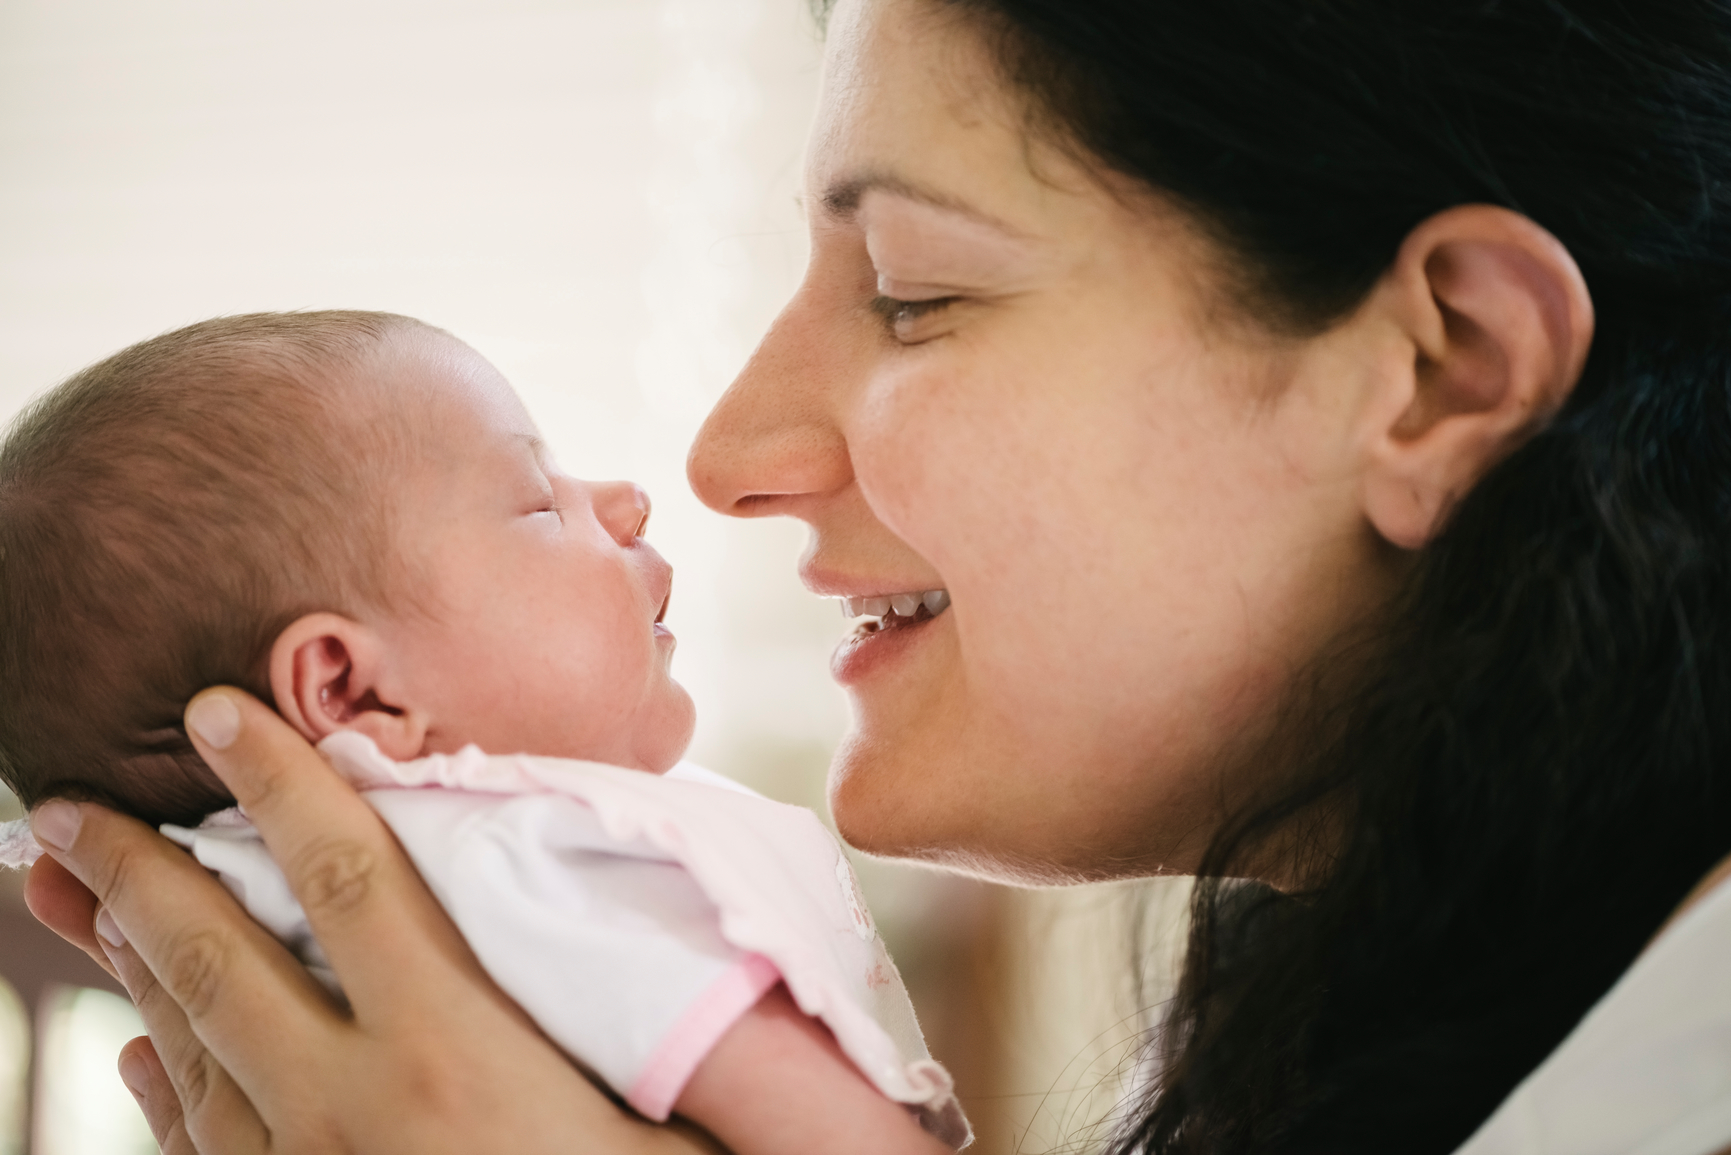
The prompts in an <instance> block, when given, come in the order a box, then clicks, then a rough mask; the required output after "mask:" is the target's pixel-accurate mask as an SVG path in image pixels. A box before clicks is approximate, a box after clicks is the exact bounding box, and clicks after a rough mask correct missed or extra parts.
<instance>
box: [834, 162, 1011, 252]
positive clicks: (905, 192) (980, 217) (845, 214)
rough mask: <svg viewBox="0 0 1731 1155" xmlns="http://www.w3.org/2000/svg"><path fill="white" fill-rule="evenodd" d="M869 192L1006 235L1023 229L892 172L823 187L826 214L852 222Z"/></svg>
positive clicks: (841, 220)
mask: <svg viewBox="0 0 1731 1155" xmlns="http://www.w3.org/2000/svg"><path fill="white" fill-rule="evenodd" d="M868 192H883V193H888V194H890V195H891V196H898V197H902V198H903V199H905V200H911V201H916V202H918V203H919V204H923V205H930V206H932V207H933V208H937V209H943V210H944V211H945V212H951V213H955V214H956V215H957V216H961V217H966V218H967V219H968V220H971V221H975V222H977V223H979V224H982V225H985V226H987V227H988V228H991V229H995V230H997V231H998V232H1001V233H1003V234H1005V235H1006V236H1011V237H1019V236H1021V235H1022V234H1021V231H1020V230H1018V229H1015V228H1012V227H1011V226H1010V225H1008V224H1006V223H1005V222H1004V221H1001V220H999V219H998V218H997V217H994V216H993V215H992V214H990V213H988V212H985V211H983V210H981V209H978V208H975V207H974V206H973V205H971V204H969V203H968V202H967V201H964V200H961V199H960V198H958V197H954V196H951V195H949V194H948V193H943V192H939V191H937V190H935V189H930V188H926V187H924V186H922V185H918V184H915V183H913V182H912V181H908V180H905V179H903V178H901V177H899V176H894V175H892V174H889V173H868V174H866V175H863V176H857V177H853V178H850V179H848V180H844V181H838V182H837V183H835V184H833V185H831V186H830V187H829V188H828V189H826V190H824V194H823V198H822V201H821V203H822V205H823V210H824V215H825V216H827V217H829V218H830V219H831V220H833V221H836V222H838V223H841V222H846V221H850V220H852V219H853V218H854V216H855V214H857V213H858V212H859V206H860V201H861V200H863V199H864V198H865V194H866V193H868Z"/></svg>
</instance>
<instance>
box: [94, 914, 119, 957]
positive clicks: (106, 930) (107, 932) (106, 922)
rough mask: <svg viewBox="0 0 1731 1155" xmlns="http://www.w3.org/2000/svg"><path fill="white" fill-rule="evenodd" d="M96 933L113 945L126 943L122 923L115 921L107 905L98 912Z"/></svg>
mask: <svg viewBox="0 0 1731 1155" xmlns="http://www.w3.org/2000/svg"><path fill="white" fill-rule="evenodd" d="M96 933H97V934H99V935H101V936H102V941H103V942H105V943H107V944H108V945H109V946H111V947H116V948H118V947H123V946H125V945H126V935H125V934H124V933H123V932H122V931H121V929H120V924H119V923H117V922H115V921H114V916H113V915H111V914H109V913H108V908H107V907H106V906H105V907H103V908H102V909H101V910H98V911H97V912H96Z"/></svg>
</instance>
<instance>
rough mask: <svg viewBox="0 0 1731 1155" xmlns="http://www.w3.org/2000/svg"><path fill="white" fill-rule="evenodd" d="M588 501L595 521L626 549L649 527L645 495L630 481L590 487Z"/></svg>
mask: <svg viewBox="0 0 1731 1155" xmlns="http://www.w3.org/2000/svg"><path fill="white" fill-rule="evenodd" d="M589 494H590V496H589V500H590V503H591V505H592V506H593V508H594V510H595V519H596V520H597V521H599V522H600V523H601V527H602V528H603V529H605V530H606V531H607V533H608V535H609V536H611V537H612V538H613V540H614V541H616V542H618V543H619V544H620V545H630V544H631V543H632V542H634V541H636V540H637V539H638V538H640V537H642V536H643V531H644V529H645V528H647V527H648V525H649V495H648V494H647V493H645V492H644V491H643V487H642V486H641V485H638V484H636V483H635V482H631V481H595V482H591V483H590V490H589Z"/></svg>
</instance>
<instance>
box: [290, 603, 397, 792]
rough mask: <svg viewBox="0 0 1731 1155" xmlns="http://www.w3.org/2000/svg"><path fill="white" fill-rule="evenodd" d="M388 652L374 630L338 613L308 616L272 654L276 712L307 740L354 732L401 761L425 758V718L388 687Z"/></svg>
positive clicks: (388, 755)
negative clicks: (423, 748)
mask: <svg viewBox="0 0 1731 1155" xmlns="http://www.w3.org/2000/svg"><path fill="white" fill-rule="evenodd" d="M385 658H386V651H385V646H384V643H383V641H382V640H381V639H380V638H379V636H378V635H377V634H375V633H374V632H373V631H372V630H370V629H368V628H367V627H365V626H363V625H361V624H360V623H359V622H355V621H351V620H350V619H348V618H345V617H342V616H341V615H338V614H331V613H316V614H307V615H306V616H305V617H303V618H299V619H297V620H296V621H295V622H294V623H293V624H291V625H290V626H289V627H288V628H287V629H285V630H284V631H283V632H282V633H280V634H278V635H277V639H276V642H275V644H274V645H272V646H271V652H270V688H271V693H272V694H274V695H275V696H276V708H277V712H278V713H280V714H281V715H282V716H283V717H284V718H285V719H287V720H288V723H289V724H290V725H291V726H293V727H294V728H295V729H296V730H299V731H300V732H301V734H302V736H304V737H305V738H306V739H307V741H309V742H317V741H319V740H320V739H322V738H324V737H326V736H327V735H330V734H333V733H335V732H337V731H338V730H354V731H356V732H358V733H361V734H365V735H366V736H367V737H369V738H371V739H372V740H373V741H374V742H375V743H377V744H378V747H379V750H380V752H381V753H383V754H385V755H386V756H387V757H390V758H396V759H398V760H402V759H407V758H413V757H416V756H417V755H419V754H420V752H421V747H422V744H423V743H424V742H425V740H426V737H427V718H426V717H425V715H424V714H423V713H422V712H421V711H420V710H418V709H416V708H415V707H414V706H413V705H412V704H410V703H409V702H407V701H403V700H401V694H400V690H399V688H397V687H394V686H387V685H386V684H385V681H386V678H385V666H386V662H385Z"/></svg>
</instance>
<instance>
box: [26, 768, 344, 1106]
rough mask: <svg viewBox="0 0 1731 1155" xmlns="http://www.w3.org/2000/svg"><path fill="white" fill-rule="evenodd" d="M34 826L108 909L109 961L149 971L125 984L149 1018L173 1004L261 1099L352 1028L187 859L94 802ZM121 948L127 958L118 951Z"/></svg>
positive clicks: (102, 928)
mask: <svg viewBox="0 0 1731 1155" xmlns="http://www.w3.org/2000/svg"><path fill="white" fill-rule="evenodd" d="M31 818H32V823H33V825H34V827H35V828H36V831H37V837H38V841H42V842H43V843H44V846H45V848H46V849H47V852H48V854H50V855H52V856H53V857H54V858H55V859H56V860H57V861H59V862H60V864H61V865H62V866H65V867H66V868H67V869H68V870H69V871H70V872H71V873H72V874H73V875H74V876H75V877H76V878H77V879H78V880H79V881H80V882H82V883H83V884H84V885H85V886H86V887H88V888H89V889H90V890H91V891H92V892H93V893H94V894H95V895H96V897H97V900H98V901H99V902H100V903H101V911H100V912H99V913H100V914H103V915H106V916H107V917H106V919H103V920H98V921H97V923H96V929H97V931H98V933H99V934H101V935H103V936H104V937H106V938H107V939H108V946H109V950H108V951H106V952H105V953H107V954H108V956H109V962H110V963H111V964H112V963H114V962H115V961H116V960H121V959H126V958H128V957H129V956H132V955H133V954H134V952H136V957H137V958H139V959H140V960H141V965H142V970H140V971H135V972H134V973H131V974H127V973H121V974H120V976H119V977H120V980H121V982H122V983H125V984H127V985H128V989H129V990H132V989H133V988H134V987H137V988H139V989H137V990H133V995H134V999H135V1001H138V1002H139V1003H140V1006H141V1009H144V1008H145V1007H149V1006H151V1004H152V1001H153V1000H155V999H157V998H158V997H160V998H162V999H165V1000H167V1001H171V1002H173V1003H174V1004H176V1005H177V1007H178V1008H179V1009H180V1011H181V1012H182V1013H184V1014H185V1017H186V1021H187V1022H188V1023H189V1024H190V1027H191V1031H192V1032H194V1033H195V1034H196V1036H197V1038H198V1039H199V1040H200V1041H201V1042H202V1044H203V1045H204V1046H206V1047H209V1048H210V1050H211V1051H212V1052H213V1053H214V1055H215V1056H216V1058H217V1059H218V1060H220V1061H221V1063H222V1065H223V1066H225V1067H227V1069H228V1071H229V1072H230V1073H231V1074H233V1075H234V1076H235V1077H236V1078H237V1079H239V1080H240V1082H241V1084H242V1085H243V1086H245V1087H248V1088H250V1089H252V1090H254V1091H255V1092H257V1091H260V1090H263V1091H265V1092H271V1091H276V1090H277V1088H276V1086H274V1085H273V1083H272V1081H271V1080H270V1078H269V1073H272V1072H277V1071H280V1070H281V1069H283V1066H284V1065H285V1064H289V1063H294V1062H301V1061H306V1062H311V1061H316V1059H317V1057H318V1055H319V1054H320V1053H322V1052H323V1050H324V1049H325V1047H326V1046H327V1045H328V1041H329V1036H330V1033H331V1032H332V1031H334V1030H336V1029H338V1028H340V1027H341V1026H342V1025H343V1023H344V1022H345V1020H344V1019H343V1017H342V1016H341V1015H340V1014H339V1013H338V1012H337V1010H336V1009H335V1008H334V1007H333V1006H332V1005H331V1003H330V1000H329V998H328V997H327V996H326V995H325V993H324V991H323V990H322V989H321V988H320V987H319V986H318V984H317V983H316V982H314V981H313V979H312V977H311V976H310V975H308V974H307V972H306V969H305V968H304V967H302V966H301V965H300V964H299V963H298V962H296V961H295V959H294V957H293V956H292V955H290V954H289V953H288V952H287V951H286V950H284V949H283V947H282V946H281V945H280V944H279V943H277V942H276V940H275V939H273V938H271V937H270V935H269V934H268V933H266V932H265V930H264V929H263V928H262V927H260V926H259V925H258V924H257V923H255V922H253V921H252V919H250V918H248V917H247V915H246V912H245V911H243V910H242V909H241V908H240V907H239V906H238V905H237V904H236V903H235V901H234V899H233V897H232V896H231V895H230V894H229V893H228V891H226V890H224V889H223V887H222V884H221V883H219V882H217V881H216V879H214V878H212V877H211V876H210V874H209V873H207V872H206V871H205V869H204V868H203V867H201V866H200V865H198V863H197V862H196V861H194V860H193V858H192V857H191V856H190V855H188V854H186V853H184V852H183V851H181V850H180V848H178V847H176V846H175V845H173V844H172V843H170V842H169V841H168V840H167V839H165V838H163V837H162V836H161V835H159V834H157V833H156V832H155V831H153V830H151V829H149V828H148V827H146V826H145V825H144V824H142V823H140V822H138V821H137V820H135V819H132V818H127V817H125V816H123V815H119V814H116V813H114V812H113V811H111V810H108V809H106V808H105V807H102V806H98V805H95V804H92V803H71V802H64V801H56V802H48V803H44V804H43V805H41V806H39V807H37V808H36V810H35V811H34V812H33V813H32V816H31ZM50 828H52V829H50ZM57 839H69V841H67V843H66V845H57ZM122 944H124V945H126V946H127V947H128V948H129V949H128V950H127V951H125V952H121V951H119V950H118V949H117V948H118V947H119V946H120V945H122ZM144 975H148V976H149V978H148V985H146V984H145V979H144V978H143V977H141V976H144ZM157 986H160V988H161V991H160V995H159V994H158V992H157V991H156V987H157ZM153 1013H154V1012H153ZM261 1035H262V1036H263V1037H267V1038H269V1039H270V1040H271V1047H270V1048H269V1052H268V1053H264V1054H261V1053H260V1052H261V1050H262V1048H260V1047H259V1046H258V1039H259V1038H260V1036H261ZM285 1056H286V1058H285ZM165 1057H167V1058H169V1060H170V1062H171V1063H172V1061H173V1057H172V1056H165ZM249 1058H250V1059H251V1062H252V1063H253V1064H254V1065H251V1066H249V1065H248V1060H249ZM290 1069H293V1068H292V1066H291V1067H290Z"/></svg>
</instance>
